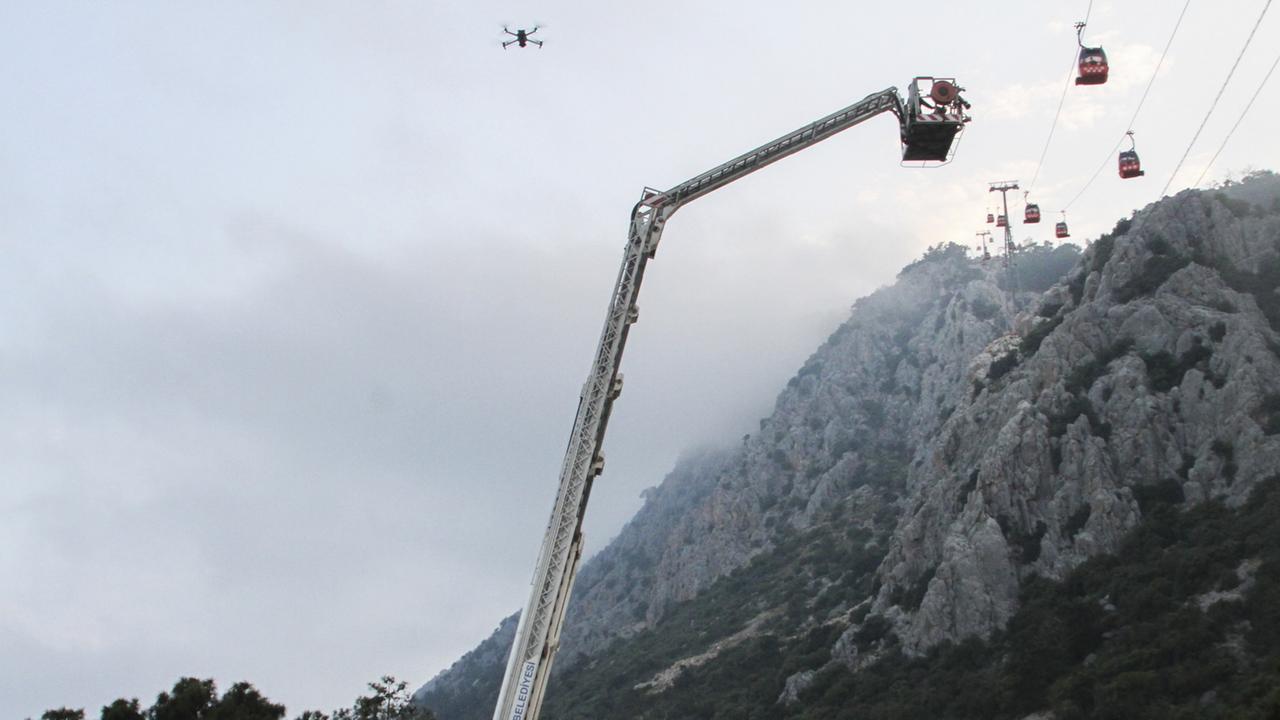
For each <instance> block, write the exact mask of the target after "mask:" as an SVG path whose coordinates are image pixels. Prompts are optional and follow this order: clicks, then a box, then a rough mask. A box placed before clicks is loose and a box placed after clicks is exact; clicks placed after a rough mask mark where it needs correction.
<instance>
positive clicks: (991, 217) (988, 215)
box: [987, 213, 996, 225]
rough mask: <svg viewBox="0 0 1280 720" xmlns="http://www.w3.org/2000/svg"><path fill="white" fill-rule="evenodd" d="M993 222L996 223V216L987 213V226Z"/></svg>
mask: <svg viewBox="0 0 1280 720" xmlns="http://www.w3.org/2000/svg"><path fill="white" fill-rule="evenodd" d="M995 221H996V216H995V215H992V214H991V213H987V224H988V225H990V224H991V223H993V222H995Z"/></svg>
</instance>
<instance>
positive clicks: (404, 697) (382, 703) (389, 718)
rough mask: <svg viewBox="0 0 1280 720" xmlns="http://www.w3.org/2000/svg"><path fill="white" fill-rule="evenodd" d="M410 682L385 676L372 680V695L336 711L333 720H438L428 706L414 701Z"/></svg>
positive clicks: (361, 697) (363, 696)
mask: <svg viewBox="0 0 1280 720" xmlns="http://www.w3.org/2000/svg"><path fill="white" fill-rule="evenodd" d="M408 688H409V683H407V682H405V681H404V680H396V679H395V678H394V677H392V676H391V675H383V676H382V679H381V680H378V681H375V682H371V683H369V689H370V690H372V691H373V694H372V695H362V696H360V697H358V698H356V702H355V705H353V706H352V707H351V708H350V709H346V708H343V709H342V710H337V711H335V712H334V713H333V720H436V716H435V714H434V713H432V712H431V711H430V710H427V709H426V708H420V707H418V706H417V705H414V704H413V700H412V698H411V697H410V695H409V689H408Z"/></svg>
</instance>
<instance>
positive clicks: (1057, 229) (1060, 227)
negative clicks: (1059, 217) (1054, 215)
mask: <svg viewBox="0 0 1280 720" xmlns="http://www.w3.org/2000/svg"><path fill="white" fill-rule="evenodd" d="M1053 234H1054V235H1056V236H1058V237H1060V238H1064V237H1071V234H1070V233H1068V232H1067V224H1066V223H1064V222H1060V223H1058V224H1057V225H1056V226H1054V228H1053Z"/></svg>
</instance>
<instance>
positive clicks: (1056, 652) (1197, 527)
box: [415, 173, 1280, 720]
mask: <svg viewBox="0 0 1280 720" xmlns="http://www.w3.org/2000/svg"><path fill="white" fill-rule="evenodd" d="M678 410H679V409H678V408H673V412H678ZM1277 486H1280V178H1277V176H1275V175H1272V174H1269V173H1259V174H1255V175H1254V176H1253V177H1251V178H1249V179H1248V180H1246V181H1245V182H1243V183H1240V184H1235V185H1231V186H1229V187H1225V188H1222V189H1220V190H1211V191H1190V190H1189V191H1184V192H1182V193H1179V194H1178V195H1177V196H1175V197H1172V198H1167V199H1165V200H1162V201H1160V202H1158V203H1154V204H1152V205H1150V206H1148V207H1147V208H1145V209H1143V210H1141V211H1139V212H1136V213H1135V214H1134V216H1133V217H1132V218H1129V219H1124V220H1121V221H1120V222H1119V223H1117V225H1116V227H1115V229H1114V230H1113V231H1112V232H1111V233H1108V234H1106V235H1104V236H1103V237H1101V238H1098V239H1096V240H1095V241H1094V242H1092V243H1091V244H1090V245H1089V247H1088V248H1087V249H1086V250H1084V251H1083V252H1080V251H1079V250H1078V249H1076V248H1075V247H1074V246H1060V247H1057V248H1054V247H1050V246H1048V245H1045V246H1029V247H1024V248H1023V249H1022V250H1021V251H1020V252H1019V253H1018V255H1017V260H1016V263H1015V267H1014V270H1013V273H1012V274H1010V273H1007V272H1006V270H1005V268H1004V266H1003V264H1002V263H1001V262H999V261H998V260H991V261H987V262H983V261H980V260H976V259H973V258H970V257H968V256H967V254H966V253H965V250H964V248H962V247H960V246H956V245H947V246H939V247H937V248H935V249H933V250H931V251H930V252H929V253H927V254H926V255H925V256H924V257H923V258H921V259H920V260H919V261H917V262H915V263H913V264H911V265H909V266H908V267H906V268H905V269H903V271H902V272H901V273H900V274H899V276H898V278H897V280H896V282H895V283H894V284H893V285H891V286H889V287H886V288H883V289H881V290H879V291H877V292H875V293H873V294H872V295H870V296H868V297H866V298H863V299H861V300H859V301H858V302H857V303H855V304H854V306H853V309H852V311H851V313H850V316H849V319H848V320H847V321H846V322H845V323H844V324H843V325H841V326H840V327H839V328H838V329H837V330H836V331H835V332H834V333H833V334H832V335H831V337H830V338H829V339H828V340H827V341H826V343H824V344H823V346H822V347H820V348H818V350H817V351H816V352H814V353H813V355H812V356H811V357H810V358H809V359H808V361H807V362H805V364H804V365H803V367H801V368H800V370H799V371H798V372H797V374H796V375H795V377H793V378H792V379H791V380H790V382H789V383H788V384H787V387H786V388H785V389H783V390H782V392H781V393H780V394H779V396H778V400H777V403H776V406H775V408H774V411H773V413H772V414H771V415H770V416H769V417H767V418H765V419H763V420H761V422H760V426H759V429H758V431H757V432H754V433H752V434H750V435H748V436H746V437H743V438H742V439H741V442H740V443H736V444H735V445H734V446H732V447H728V448H722V449H708V450H700V451H696V452H690V453H688V454H687V455H686V456H685V457H683V458H682V459H681V460H680V461H679V462H678V463H677V465H676V467H675V468H674V469H673V470H672V472H671V473H670V474H669V475H668V476H667V477H666V478H665V479H664V480H663V482H662V483H661V484H660V485H658V486H657V487H654V488H651V489H650V490H648V491H646V494H645V504H644V506H643V508H642V509H641V510H640V511H639V512H638V513H637V514H636V516H635V518H634V519H632V520H631V522H630V523H628V525H627V526H626V527H625V528H624V529H623V530H622V532H621V533H620V534H619V535H618V537H617V538H616V539H615V540H614V541H613V542H611V543H610V544H609V545H608V546H607V547H606V548H605V549H604V550H602V551H601V552H600V553H599V554H597V555H596V556H595V557H594V558H592V559H591V560H590V562H588V563H587V564H586V565H585V566H584V567H583V569H582V572H581V574H580V576H579V578H578V581H577V585H576V588H575V591H574V596H573V600H572V602H571V604H570V606H569V611H568V616H567V621H566V624H565V631H564V636H563V643H562V648H561V651H560V654H559V655H558V657H557V659H556V668H555V671H554V674H553V676H552V680H551V685H550V689H549V694H548V701H547V705H546V707H545V708H544V711H543V714H542V717H543V718H547V719H548V720H569V719H571V718H583V719H587V718H592V719H598V718H604V717H608V718H726V719H727V718H793V717H794V718H839V717H855V716H857V717H865V716H875V717H975V718H977V717H983V718H1024V717H1031V716H1033V714H1034V713H1041V714H1039V715H1035V716H1036V717H1041V718H1046V717H1054V718H1072V717H1126V718H1132V717H1161V718H1168V717H1228V716H1230V717H1270V716H1271V715H1267V714H1266V713H1268V712H1280V692H1278V691H1276V690H1275V689H1274V688H1276V687H1280V616H1278V615H1277V611H1276V608H1277V607H1280V536H1277V532H1280V530H1277V528H1278V527H1280V499H1277V498H1280V487H1277ZM514 630H515V617H514V616H512V617H509V618H507V619H505V620H503V621H502V624H501V625H500V626H499V628H498V630H497V631H496V632H495V633H494V635H493V636H492V637H490V638H489V639H487V640H485V641H484V642H483V643H482V644H481V645H480V646H479V647H478V648H477V649H476V650H475V651H473V652H471V653H469V654H468V655H466V656H464V657H463V658H462V659H460V660H459V661H458V662H457V663H456V664H455V665H454V666H452V667H451V668H449V669H448V670H446V671H444V672H443V673H441V674H440V675H438V676H437V677H436V678H434V679H432V680H431V681H430V682H428V683H427V684H426V685H424V686H423V687H422V688H421V689H419V691H418V692H417V693H416V695H415V699H416V701H417V702H418V703H419V704H421V705H423V706H425V707H429V708H431V709H432V710H434V711H435V712H436V713H437V714H438V715H439V717H440V718H441V719H442V720H472V719H473V718H489V717H491V715H492V712H493V704H494V700H495V698H496V694H497V686H498V683H499V682H500V680H501V675H502V671H503V669H504V666H505V659H506V655H507V652H508V651H509V649H510V643H511V639H512V636H513V634H514ZM1230 713H1237V714H1230Z"/></svg>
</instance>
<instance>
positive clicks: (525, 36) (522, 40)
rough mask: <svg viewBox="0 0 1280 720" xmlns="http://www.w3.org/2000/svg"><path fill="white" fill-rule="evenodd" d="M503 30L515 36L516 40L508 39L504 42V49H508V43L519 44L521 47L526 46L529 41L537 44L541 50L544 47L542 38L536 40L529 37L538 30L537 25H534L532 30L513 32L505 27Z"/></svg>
mask: <svg viewBox="0 0 1280 720" xmlns="http://www.w3.org/2000/svg"><path fill="white" fill-rule="evenodd" d="M502 32H504V33H506V34H508V35H510V36H511V37H513V38H515V40H508V41H506V42H504V43H502V49H503V50H506V49H507V46H508V45H519V46H520V47H525V46H526V45H528V44H529V43H533V44H534V45H537V46H538V49H539V50H541V49H542V41H541V40H534V39H533V38H531V37H529V36H530V35H532V34H534V33H536V32H538V26H537V25H534V26H533V29H532V30H516V31H515V32H511V31H510V30H508V29H506V28H505V27H504V28H502Z"/></svg>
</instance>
